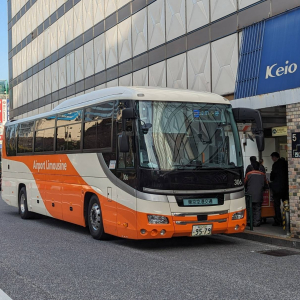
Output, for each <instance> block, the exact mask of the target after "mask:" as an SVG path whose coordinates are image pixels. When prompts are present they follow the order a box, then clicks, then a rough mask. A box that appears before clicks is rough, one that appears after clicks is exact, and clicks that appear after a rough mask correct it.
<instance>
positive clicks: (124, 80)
mask: <svg viewBox="0 0 300 300" xmlns="http://www.w3.org/2000/svg"><path fill="white" fill-rule="evenodd" d="M119 86H132V74H128V75H125V76H122V77H120V78H119Z"/></svg>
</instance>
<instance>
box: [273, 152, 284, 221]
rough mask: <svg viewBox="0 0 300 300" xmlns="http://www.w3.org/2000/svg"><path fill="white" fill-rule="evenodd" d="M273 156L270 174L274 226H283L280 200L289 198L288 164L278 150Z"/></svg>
mask: <svg viewBox="0 0 300 300" xmlns="http://www.w3.org/2000/svg"><path fill="white" fill-rule="evenodd" d="M271 158H272V160H273V162H274V163H273V166H272V172H271V175H270V180H271V189H272V192H273V200H274V209H275V219H274V223H273V226H281V224H282V219H281V211H280V200H282V201H284V200H286V199H285V198H288V165H287V162H286V161H285V160H284V159H282V158H280V156H279V153H278V152H273V153H272V154H271Z"/></svg>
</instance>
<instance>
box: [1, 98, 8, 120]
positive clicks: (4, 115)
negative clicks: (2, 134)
mask: <svg viewBox="0 0 300 300" xmlns="http://www.w3.org/2000/svg"><path fill="white" fill-rule="evenodd" d="M6 105H7V104H6V100H5V99H3V100H2V123H3V124H5V123H6V122H7V107H6Z"/></svg>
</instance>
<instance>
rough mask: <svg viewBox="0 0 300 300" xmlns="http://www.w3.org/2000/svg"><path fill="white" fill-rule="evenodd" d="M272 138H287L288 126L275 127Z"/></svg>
mask: <svg viewBox="0 0 300 300" xmlns="http://www.w3.org/2000/svg"><path fill="white" fill-rule="evenodd" d="M272 136H287V126H282V127H273V128H272Z"/></svg>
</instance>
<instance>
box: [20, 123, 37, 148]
mask: <svg viewBox="0 0 300 300" xmlns="http://www.w3.org/2000/svg"><path fill="white" fill-rule="evenodd" d="M33 125H34V121H30V122H24V123H21V124H18V130H17V131H18V138H17V140H18V143H17V152H18V153H28V152H32V150H33Z"/></svg>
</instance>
